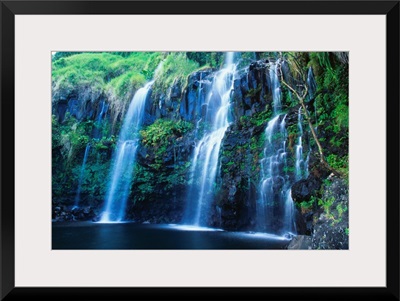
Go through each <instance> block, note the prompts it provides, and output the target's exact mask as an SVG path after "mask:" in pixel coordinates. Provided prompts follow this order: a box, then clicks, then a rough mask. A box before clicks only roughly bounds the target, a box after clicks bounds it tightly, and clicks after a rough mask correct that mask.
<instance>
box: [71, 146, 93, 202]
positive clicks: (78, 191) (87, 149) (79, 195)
mask: <svg viewBox="0 0 400 301" xmlns="http://www.w3.org/2000/svg"><path fill="white" fill-rule="evenodd" d="M89 152H90V144H89V143H88V144H87V145H86V148H85V155H84V156H83V161H82V166H81V171H80V173H79V182H78V188H77V190H76V195H75V204H74V207H78V205H79V202H80V200H81V188H82V182H83V178H84V175H85V167H86V161H87V158H88V156H89Z"/></svg>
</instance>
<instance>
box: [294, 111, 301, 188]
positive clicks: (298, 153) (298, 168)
mask: <svg viewBox="0 0 400 301" xmlns="http://www.w3.org/2000/svg"><path fill="white" fill-rule="evenodd" d="M297 116H298V118H297V120H298V122H297V128H298V130H299V137H298V138H297V144H296V163H295V167H296V181H298V180H300V179H301V177H302V170H301V166H302V165H303V142H302V137H303V126H302V124H301V122H302V118H301V107H300V108H299V112H298V114H297Z"/></svg>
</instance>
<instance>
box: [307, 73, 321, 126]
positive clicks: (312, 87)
mask: <svg viewBox="0 0 400 301" xmlns="http://www.w3.org/2000/svg"><path fill="white" fill-rule="evenodd" d="M307 86H308V100H309V101H313V102H314V117H315V124H316V126H315V130H317V124H318V122H317V102H316V101H315V92H316V91H317V82H316V81H315V77H314V72H313V69H312V68H311V67H309V68H308V73H307Z"/></svg>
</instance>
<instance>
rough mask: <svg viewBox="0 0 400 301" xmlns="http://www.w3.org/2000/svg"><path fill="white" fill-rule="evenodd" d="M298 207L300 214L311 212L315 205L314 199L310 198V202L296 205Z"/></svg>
mask: <svg viewBox="0 0 400 301" xmlns="http://www.w3.org/2000/svg"><path fill="white" fill-rule="evenodd" d="M296 204H297V205H298V207H300V210H301V212H302V213H305V212H308V211H310V210H312V209H313V208H314V206H315V204H316V198H315V197H314V196H312V197H311V198H310V200H308V201H302V202H300V203H296Z"/></svg>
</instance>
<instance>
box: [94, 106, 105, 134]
mask: <svg viewBox="0 0 400 301" xmlns="http://www.w3.org/2000/svg"><path fill="white" fill-rule="evenodd" d="M107 110H108V104H107V103H106V102H105V101H104V100H102V101H101V109H100V113H99V115H98V116H97V119H96V124H95V131H94V134H93V137H94V138H97V139H99V138H101V136H102V132H101V128H102V122H103V118H104V116H105V114H106V113H107Z"/></svg>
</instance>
